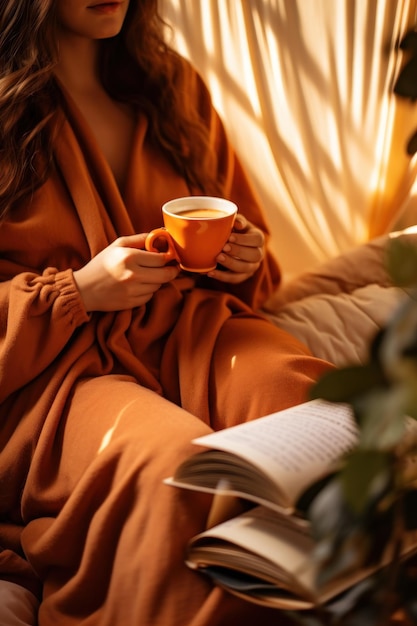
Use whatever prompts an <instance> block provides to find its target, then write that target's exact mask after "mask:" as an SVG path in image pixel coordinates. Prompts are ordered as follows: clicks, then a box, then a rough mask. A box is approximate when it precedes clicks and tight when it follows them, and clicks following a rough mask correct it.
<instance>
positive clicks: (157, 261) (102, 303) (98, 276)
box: [74, 233, 179, 311]
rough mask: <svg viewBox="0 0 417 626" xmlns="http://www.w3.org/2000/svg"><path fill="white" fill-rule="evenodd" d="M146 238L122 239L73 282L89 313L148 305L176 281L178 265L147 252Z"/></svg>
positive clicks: (103, 252)
mask: <svg viewBox="0 0 417 626" xmlns="http://www.w3.org/2000/svg"><path fill="white" fill-rule="evenodd" d="M145 239H146V233H145V234H139V235H130V236H128V237H119V238H118V239H116V240H115V241H113V243H111V244H110V245H109V246H108V247H107V248H105V249H104V250H102V251H101V252H99V254H97V256H95V257H94V258H93V259H91V261H89V262H88V263H87V265H84V267H82V268H81V269H79V270H77V271H74V280H75V282H76V285H77V287H78V289H79V291H80V293H81V297H82V299H83V302H84V306H85V308H86V310H87V311H120V310H123V309H133V308H134V307H138V306H141V305H142V304H146V302H148V301H149V300H150V299H151V298H152V296H153V294H154V293H155V291H157V290H158V289H159V288H160V287H161V285H163V284H164V283H168V282H170V281H171V280H174V278H176V276H177V275H178V273H179V267H178V266H176V265H166V263H167V259H166V255H165V254H164V253H163V252H148V251H147V250H145Z"/></svg>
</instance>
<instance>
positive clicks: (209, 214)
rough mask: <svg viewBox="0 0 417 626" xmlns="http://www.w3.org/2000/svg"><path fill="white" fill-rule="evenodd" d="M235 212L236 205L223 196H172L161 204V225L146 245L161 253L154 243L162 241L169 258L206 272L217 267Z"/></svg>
mask: <svg viewBox="0 0 417 626" xmlns="http://www.w3.org/2000/svg"><path fill="white" fill-rule="evenodd" d="M236 213H237V206H236V204H234V202H231V201H230V200H226V199H225V198H217V197H212V196H186V197H184V198H175V200H170V201H169V202H166V203H165V204H164V205H163V206H162V215H163V220H164V227H163V228H156V229H155V230H152V231H151V232H150V233H149V234H148V236H147V237H146V240H145V248H146V249H147V250H148V251H149V252H160V248H158V247H157V245H156V244H157V243H158V240H159V241H163V242H164V243H165V245H166V247H167V252H166V254H167V255H168V258H169V259H176V260H177V261H178V263H179V264H180V267H181V268H182V269H183V270H187V271H188V272H199V273H201V274H205V273H207V272H210V271H211V270H213V269H214V268H215V267H216V265H217V261H216V257H217V256H218V254H220V252H221V251H222V250H223V247H224V245H225V243H226V242H227V240H228V239H229V236H230V233H231V232H232V228H233V224H234V221H235V217H236Z"/></svg>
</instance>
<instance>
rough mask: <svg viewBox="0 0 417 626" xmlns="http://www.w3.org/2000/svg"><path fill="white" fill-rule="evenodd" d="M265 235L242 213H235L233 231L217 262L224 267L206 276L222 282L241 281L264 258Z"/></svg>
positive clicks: (249, 274) (249, 275)
mask: <svg viewBox="0 0 417 626" xmlns="http://www.w3.org/2000/svg"><path fill="white" fill-rule="evenodd" d="M264 246H265V236H264V234H263V232H262V231H261V230H260V229H259V228H257V227H256V226H254V225H253V224H251V223H250V222H249V221H248V220H247V219H246V218H245V217H244V216H243V215H237V216H236V220H235V224H234V227H233V232H232V234H231V235H230V237H229V240H228V242H227V243H226V245H225V246H224V248H223V251H222V252H221V253H220V254H219V256H218V257H217V262H218V263H219V264H220V265H222V267H223V268H224V269H215V270H213V271H212V272H209V274H208V276H210V277H211V278H215V279H216V280H219V281H221V282H223V283H233V284H238V283H243V282H244V281H245V280H247V279H248V278H250V277H251V276H252V275H253V274H254V273H255V272H256V270H257V269H258V268H259V266H260V264H261V262H262V259H263V258H264V254H265V252H264Z"/></svg>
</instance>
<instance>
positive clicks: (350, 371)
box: [310, 362, 386, 403]
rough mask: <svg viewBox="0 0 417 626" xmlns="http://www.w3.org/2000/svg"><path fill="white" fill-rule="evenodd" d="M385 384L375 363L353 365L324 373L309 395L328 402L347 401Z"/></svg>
mask: <svg viewBox="0 0 417 626" xmlns="http://www.w3.org/2000/svg"><path fill="white" fill-rule="evenodd" d="M385 384H386V383H385V379H384V376H383V373H382V371H381V369H380V367H379V365H378V364H377V363H375V362H371V363H368V364H366V365H358V366H356V365H353V366H350V367H345V368H342V369H338V370H332V371H330V372H327V373H326V374H324V376H322V377H321V378H320V379H319V380H318V381H317V382H316V383H315V385H314V386H313V387H312V389H311V391H310V397H311V398H312V399H315V398H322V399H323V400H328V401H329V402H348V403H349V402H351V401H352V399H353V398H355V397H357V396H360V395H362V394H364V393H366V392H367V391H369V390H371V389H374V388H375V387H379V386H384V385H385Z"/></svg>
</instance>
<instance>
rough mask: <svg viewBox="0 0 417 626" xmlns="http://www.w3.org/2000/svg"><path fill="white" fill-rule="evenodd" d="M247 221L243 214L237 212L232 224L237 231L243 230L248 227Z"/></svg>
mask: <svg viewBox="0 0 417 626" xmlns="http://www.w3.org/2000/svg"><path fill="white" fill-rule="evenodd" d="M248 226H249V222H248V220H247V219H246V217H245V216H244V215H241V214H240V213H238V214H237V215H236V217H235V221H234V224H233V228H236V229H237V230H239V231H242V230H245V229H246V228H248Z"/></svg>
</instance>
